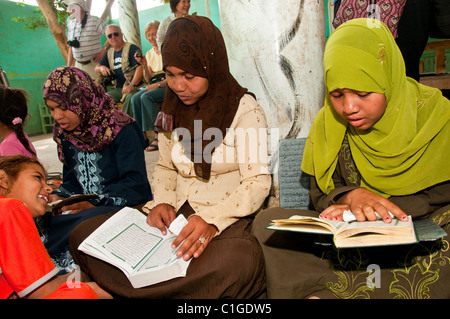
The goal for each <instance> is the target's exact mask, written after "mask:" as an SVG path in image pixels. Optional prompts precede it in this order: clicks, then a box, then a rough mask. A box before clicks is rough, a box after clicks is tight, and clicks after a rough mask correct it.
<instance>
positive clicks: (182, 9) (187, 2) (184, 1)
mask: <svg viewBox="0 0 450 319" xmlns="http://www.w3.org/2000/svg"><path fill="white" fill-rule="evenodd" d="M190 8H191V0H180V2H178V4H177V6H176V7H175V9H176V11H175V16H177V17H180V16H186V15H188V14H189V9H190Z"/></svg>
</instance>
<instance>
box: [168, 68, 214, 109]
mask: <svg viewBox="0 0 450 319" xmlns="http://www.w3.org/2000/svg"><path fill="white" fill-rule="evenodd" d="M166 79H167V85H168V86H169V88H170V89H171V90H172V91H173V92H174V93H175V94H176V95H178V98H179V99H180V100H181V101H182V102H183V103H184V104H185V105H192V104H195V103H197V102H198V101H199V100H200V99H201V98H202V97H203V96H204V95H205V94H206V92H207V91H208V87H209V81H208V79H207V78H203V77H201V76H195V75H192V74H190V73H187V72H186V71H184V70H181V69H179V68H176V67H174V66H168V67H166Z"/></svg>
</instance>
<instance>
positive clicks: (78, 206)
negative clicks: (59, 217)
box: [61, 201, 95, 214]
mask: <svg viewBox="0 0 450 319" xmlns="http://www.w3.org/2000/svg"><path fill="white" fill-rule="evenodd" d="M94 207H95V206H94V205H92V204H91V203H89V202H88V201H84V202H79V203H75V204H72V205H67V206H63V207H61V212H62V213H64V212H65V211H70V214H76V213H79V212H81V211H82V210H86V209H89V208H94Z"/></svg>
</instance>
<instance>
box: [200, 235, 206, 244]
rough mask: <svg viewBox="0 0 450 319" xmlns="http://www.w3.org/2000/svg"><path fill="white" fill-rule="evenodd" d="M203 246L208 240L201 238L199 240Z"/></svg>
mask: <svg viewBox="0 0 450 319" xmlns="http://www.w3.org/2000/svg"><path fill="white" fill-rule="evenodd" d="M198 240H199V241H200V242H201V243H202V244H204V243H205V240H206V238H205V237H200V238H199V239H198Z"/></svg>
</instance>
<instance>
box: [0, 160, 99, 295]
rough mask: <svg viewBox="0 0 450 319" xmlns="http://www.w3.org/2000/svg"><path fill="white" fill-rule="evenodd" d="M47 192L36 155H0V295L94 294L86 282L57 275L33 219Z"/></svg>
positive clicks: (40, 210)
mask: <svg viewBox="0 0 450 319" xmlns="http://www.w3.org/2000/svg"><path fill="white" fill-rule="evenodd" d="M51 191H52V189H51V187H49V186H48V185H47V183H46V178H45V171H44V168H43V167H42V165H41V164H40V163H39V162H38V161H37V160H36V159H33V158H31V157H28V156H23V155H14V156H5V157H2V158H0V234H1V236H2V240H1V241H0V299H5V298H83V299H85V298H97V295H96V293H94V291H93V290H92V289H91V288H90V286H89V285H87V284H84V283H80V282H77V283H76V284H73V286H69V285H68V284H67V283H66V279H67V278H66V277H61V276H56V275H57V273H58V272H59V269H58V268H57V267H56V266H55V264H54V263H53V261H52V260H51V259H50V257H49V255H48V254H47V252H46V250H45V247H44V245H43V244H42V241H41V238H40V237H39V234H38V231H37V228H36V226H35V224H34V221H33V218H36V217H39V216H42V215H44V213H45V208H46V206H47V203H48V200H49V194H50V192H51ZM69 283H71V282H69ZM94 287H95V285H94Z"/></svg>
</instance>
